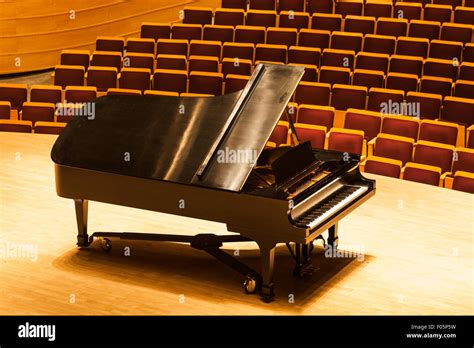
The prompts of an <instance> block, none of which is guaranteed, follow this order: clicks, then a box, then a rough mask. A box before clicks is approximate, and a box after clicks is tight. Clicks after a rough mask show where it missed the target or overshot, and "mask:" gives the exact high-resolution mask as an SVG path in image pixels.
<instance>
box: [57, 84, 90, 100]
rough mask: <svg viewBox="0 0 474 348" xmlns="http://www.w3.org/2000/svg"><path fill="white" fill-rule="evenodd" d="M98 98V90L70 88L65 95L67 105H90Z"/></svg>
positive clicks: (67, 88)
mask: <svg viewBox="0 0 474 348" xmlns="http://www.w3.org/2000/svg"><path fill="white" fill-rule="evenodd" d="M96 98H97V88H95V87H77V86H68V87H66V92H65V95H64V99H65V102H67V103H89V102H92V101H93V100H94V99H96Z"/></svg>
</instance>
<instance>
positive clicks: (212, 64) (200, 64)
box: [188, 56, 219, 72]
mask: <svg viewBox="0 0 474 348" xmlns="http://www.w3.org/2000/svg"><path fill="white" fill-rule="evenodd" d="M188 71H189V72H191V71H207V72H218V71H219V59H217V58H216V57H207V56H190V57H189V65H188Z"/></svg>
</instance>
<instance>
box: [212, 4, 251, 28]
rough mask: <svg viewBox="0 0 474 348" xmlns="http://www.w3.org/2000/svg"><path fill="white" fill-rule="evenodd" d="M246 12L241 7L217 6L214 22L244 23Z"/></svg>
mask: <svg viewBox="0 0 474 348" xmlns="http://www.w3.org/2000/svg"><path fill="white" fill-rule="evenodd" d="M244 19H245V12H244V10H241V9H227V8H216V12H215V15H214V24H216V25H230V26H233V27H235V26H236V25H244Z"/></svg>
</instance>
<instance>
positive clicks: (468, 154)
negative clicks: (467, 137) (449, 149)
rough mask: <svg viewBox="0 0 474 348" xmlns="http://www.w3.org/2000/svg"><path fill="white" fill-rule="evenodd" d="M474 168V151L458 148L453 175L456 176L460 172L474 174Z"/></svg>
mask: <svg viewBox="0 0 474 348" xmlns="http://www.w3.org/2000/svg"><path fill="white" fill-rule="evenodd" d="M473 168H474V149H468V148H464V147H458V148H456V152H455V156H454V160H453V167H452V170H451V173H452V174H456V173H457V172H458V171H463V172H471V173H473V171H472V170H473Z"/></svg>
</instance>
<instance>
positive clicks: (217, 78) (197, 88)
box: [189, 71, 224, 96]
mask: <svg viewBox="0 0 474 348" xmlns="http://www.w3.org/2000/svg"><path fill="white" fill-rule="evenodd" d="M223 80H224V77H223V75H222V74H221V73H208V72H201V71H193V72H191V73H190V74H189V93H200V94H211V95H216V96H217V95H221V94H222V86H223Z"/></svg>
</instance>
